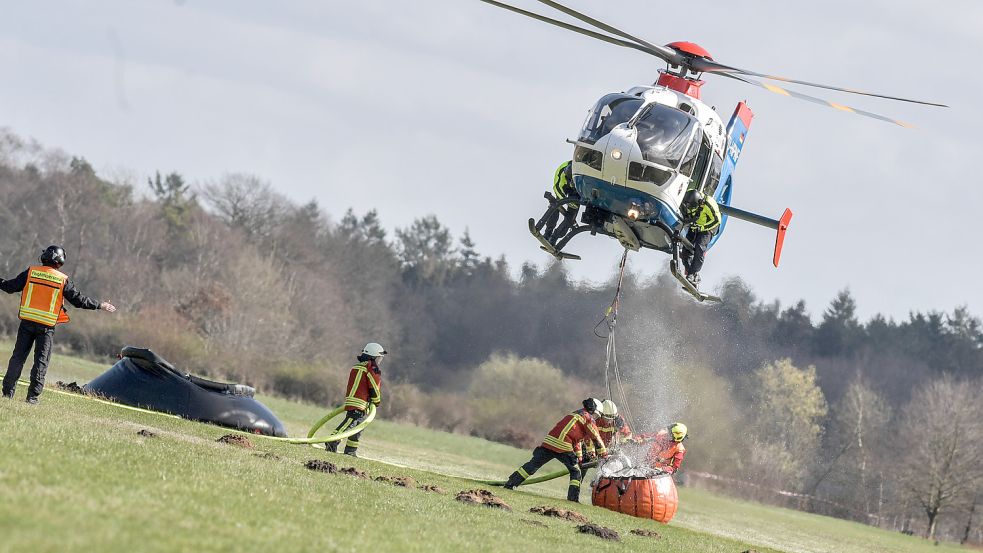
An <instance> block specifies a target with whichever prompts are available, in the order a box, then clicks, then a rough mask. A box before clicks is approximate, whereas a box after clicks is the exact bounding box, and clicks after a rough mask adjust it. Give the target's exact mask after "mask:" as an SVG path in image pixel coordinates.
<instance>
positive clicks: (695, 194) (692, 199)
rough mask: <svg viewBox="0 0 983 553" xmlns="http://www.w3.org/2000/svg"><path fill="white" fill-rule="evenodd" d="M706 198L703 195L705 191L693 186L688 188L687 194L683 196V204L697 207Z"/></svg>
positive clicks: (688, 206)
mask: <svg viewBox="0 0 983 553" xmlns="http://www.w3.org/2000/svg"><path fill="white" fill-rule="evenodd" d="M705 198H706V196H704V195H703V192H700V191H699V190H697V189H695V188H693V189H691V190H688V191H687V192H686V195H685V196H683V205H684V206H685V207H687V208H688V209H695V208H696V206H698V205H700V204H701V203H702V202H703V200H704V199H705Z"/></svg>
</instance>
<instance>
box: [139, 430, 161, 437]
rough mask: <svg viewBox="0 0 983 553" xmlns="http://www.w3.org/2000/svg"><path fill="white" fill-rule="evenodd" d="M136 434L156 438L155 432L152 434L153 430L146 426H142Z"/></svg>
mask: <svg viewBox="0 0 983 553" xmlns="http://www.w3.org/2000/svg"><path fill="white" fill-rule="evenodd" d="M137 436H143V437H144V438H156V437H157V434H154V433H153V432H151V431H149V430H147V429H146V428H143V429H141V430H140V431H139V432H137Z"/></svg>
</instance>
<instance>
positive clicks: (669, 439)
mask: <svg viewBox="0 0 983 553" xmlns="http://www.w3.org/2000/svg"><path fill="white" fill-rule="evenodd" d="M688 437H689V429H687V428H686V425H685V424H683V423H681V422H674V423H672V424H670V425H669V426H667V427H666V428H663V429H662V430H659V431H658V432H656V433H655V434H639V435H638V436H636V441H637V442H638V443H651V444H652V447H651V448H650V449H649V453H648V459H647V461H648V464H649V466H651V467H652V468H655V469H659V470H661V471H663V472H665V473H668V474H674V473H675V472H676V471H677V470H679V467H680V466H682V464H683V458H684V457H685V456H686V446H684V445H683V441H685V440H686V438H688Z"/></svg>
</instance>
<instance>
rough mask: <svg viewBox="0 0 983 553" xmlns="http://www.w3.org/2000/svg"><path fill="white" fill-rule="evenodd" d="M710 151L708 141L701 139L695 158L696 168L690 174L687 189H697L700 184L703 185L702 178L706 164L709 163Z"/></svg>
mask: <svg viewBox="0 0 983 553" xmlns="http://www.w3.org/2000/svg"><path fill="white" fill-rule="evenodd" d="M711 149H712V148H711V146H710V141H709V140H707V139H706V137H703V140H701V141H700V153H699V155H697V156H696V168H695V169H693V173H692V174H691V176H692V177H693V178H691V179H690V181H689V188H699V187H700V184H702V183H703V176H704V175H705V174H706V172H707V162H708V161H710V151H711Z"/></svg>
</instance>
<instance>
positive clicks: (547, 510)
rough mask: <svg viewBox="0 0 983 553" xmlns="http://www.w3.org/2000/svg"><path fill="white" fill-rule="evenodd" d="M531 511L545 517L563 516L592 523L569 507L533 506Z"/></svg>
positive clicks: (573, 520)
mask: <svg viewBox="0 0 983 553" xmlns="http://www.w3.org/2000/svg"><path fill="white" fill-rule="evenodd" d="M529 512H530V513H536V514H537V515H543V516H544V517H556V518H562V519H565V520H569V521H571V522H577V523H580V524H588V523H590V521H589V520H587V517H585V516H584V515H582V514H580V513H578V512H577V511H569V510H567V509H560V508H558V507H550V506H549V505H542V506H540V507H533V508H532V509H529Z"/></svg>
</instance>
